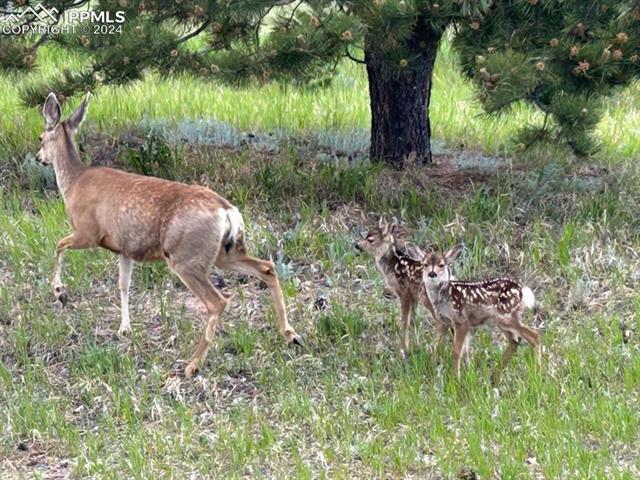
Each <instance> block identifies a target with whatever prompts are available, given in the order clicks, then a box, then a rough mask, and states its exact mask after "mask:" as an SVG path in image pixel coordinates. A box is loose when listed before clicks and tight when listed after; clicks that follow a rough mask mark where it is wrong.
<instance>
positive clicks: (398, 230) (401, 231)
mask: <svg viewBox="0 0 640 480" xmlns="http://www.w3.org/2000/svg"><path fill="white" fill-rule="evenodd" d="M390 232H391V235H393V237H394V238H395V239H396V240H404V239H405V238H406V237H407V229H406V228H405V227H404V226H402V225H400V224H398V222H396V221H395V220H394V222H393V223H392V224H391V229H390Z"/></svg>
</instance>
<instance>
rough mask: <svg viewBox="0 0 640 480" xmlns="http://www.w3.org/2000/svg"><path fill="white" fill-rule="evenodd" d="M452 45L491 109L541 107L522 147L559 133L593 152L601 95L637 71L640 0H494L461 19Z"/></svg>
mask: <svg viewBox="0 0 640 480" xmlns="http://www.w3.org/2000/svg"><path fill="white" fill-rule="evenodd" d="M455 45H456V46H457V48H458V50H459V52H460V57H461V62H462V66H463V71H464V73H465V74H466V75H467V76H469V77H470V78H472V79H474V80H475V81H476V82H477V84H478V86H479V89H480V95H479V98H480V101H481V102H482V104H483V106H484V108H485V109H486V111H487V112H501V111H505V110H507V109H508V108H509V107H510V106H512V105H514V104H515V103H516V102H519V101H522V100H524V101H526V102H530V103H532V104H534V105H535V106H536V107H537V108H539V109H540V110H541V111H542V112H544V114H545V115H544V122H543V124H542V125H539V126H536V127H528V128H526V129H524V130H523V132H522V133H521V135H520V137H521V138H520V141H521V145H522V146H528V145H530V144H532V143H533V142H535V141H536V140H548V139H558V140H561V141H564V142H566V143H567V144H568V145H569V146H570V147H571V148H572V149H573V150H574V151H575V152H576V153H578V154H580V155H585V154H590V153H592V152H594V151H595V150H596V149H597V146H598V145H597V142H596V141H595V139H594V138H593V135H592V132H593V130H594V128H595V127H596V125H597V123H598V121H599V120H600V118H601V113H602V100H603V97H604V96H605V95H609V94H611V93H612V92H614V91H615V89H614V87H616V86H618V85H626V84H628V83H629V82H630V81H631V80H633V79H634V78H638V76H639V75H640V2H638V1H636V0H631V1H624V0H609V1H591V0H574V1H572V0H520V1H515V0H512V1H501V2H500V1H497V2H494V4H493V5H492V6H491V8H490V10H489V12H488V13H487V15H485V17H484V18H483V19H481V20H478V21H477V23H472V24H461V27H460V30H459V32H458V34H457V35H456V39H455Z"/></svg>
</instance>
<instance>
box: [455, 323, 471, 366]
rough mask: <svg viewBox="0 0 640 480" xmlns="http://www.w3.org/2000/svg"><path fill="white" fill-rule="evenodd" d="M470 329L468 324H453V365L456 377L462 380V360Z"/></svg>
mask: <svg viewBox="0 0 640 480" xmlns="http://www.w3.org/2000/svg"><path fill="white" fill-rule="evenodd" d="M469 331H470V327H469V325H468V324H467V323H454V324H453V365H454V367H455V370H456V375H457V376H458V378H460V358H461V357H462V352H463V350H464V346H465V342H466V339H467V335H469Z"/></svg>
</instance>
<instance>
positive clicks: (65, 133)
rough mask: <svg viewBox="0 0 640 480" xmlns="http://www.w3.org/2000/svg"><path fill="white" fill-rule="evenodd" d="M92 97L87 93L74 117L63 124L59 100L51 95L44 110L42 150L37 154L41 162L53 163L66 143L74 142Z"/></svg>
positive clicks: (45, 103)
mask: <svg viewBox="0 0 640 480" xmlns="http://www.w3.org/2000/svg"><path fill="white" fill-rule="evenodd" d="M90 95H91V94H89V93H87V95H86V97H84V100H82V103H80V106H79V107H78V109H77V110H76V111H75V112H74V113H73V115H71V116H70V117H69V118H68V119H67V120H64V121H62V122H61V121H60V117H61V115H62V110H61V108H60V104H59V103H58V99H57V98H56V96H55V94H54V93H53V92H52V93H50V94H49V96H48V97H47V99H46V101H45V102H44V107H43V108H42V116H43V117H44V132H43V133H42V134H41V135H40V150H39V151H38V153H37V154H36V159H37V160H38V161H39V162H41V163H43V164H45V165H49V164H51V163H53V161H54V159H55V158H56V156H57V155H58V152H59V151H60V149H61V148H64V146H65V142H67V141H71V140H73V137H74V136H75V134H76V132H77V131H78V128H80V125H81V124H82V121H83V120H84V117H85V115H86V113H87V109H88V104H89V97H90Z"/></svg>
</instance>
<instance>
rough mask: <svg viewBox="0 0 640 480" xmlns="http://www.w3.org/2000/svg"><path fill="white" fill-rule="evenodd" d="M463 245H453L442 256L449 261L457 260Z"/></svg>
mask: <svg viewBox="0 0 640 480" xmlns="http://www.w3.org/2000/svg"><path fill="white" fill-rule="evenodd" d="M463 248H464V247H463V245H462V244H458V245H456V246H455V247H453V248H452V249H451V250H449V251H448V252H447V253H445V254H444V258H445V259H446V260H447V261H449V260H457V259H458V258H459V257H460V254H461V253H462V249H463Z"/></svg>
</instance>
